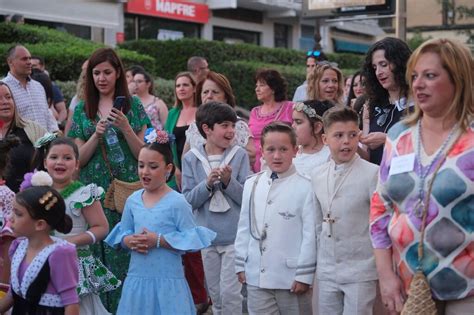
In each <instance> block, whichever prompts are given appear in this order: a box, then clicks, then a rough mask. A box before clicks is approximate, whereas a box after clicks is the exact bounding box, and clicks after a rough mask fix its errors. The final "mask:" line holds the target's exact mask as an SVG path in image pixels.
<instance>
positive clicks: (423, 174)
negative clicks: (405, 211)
mask: <svg viewBox="0 0 474 315" xmlns="http://www.w3.org/2000/svg"><path fill="white" fill-rule="evenodd" d="M457 127H458V124H455V125H454V126H453V128H452V129H451V131H450V132H449V135H448V137H447V138H446V140H444V142H443V143H442V144H441V146H440V148H439V149H438V152H436V155H435V156H434V158H433V159H432V160H431V162H430V164H429V165H428V166H427V167H426V168H425V169H424V170H423V165H422V164H421V147H422V145H423V140H422V139H421V119H419V120H418V123H417V125H416V128H417V139H416V155H417V157H418V164H417V173H418V176H419V178H420V185H419V187H418V202H417V204H416V206H415V215H416V216H417V217H418V218H421V216H422V211H421V210H423V208H424V207H425V190H424V188H425V181H426V178H427V177H428V174H429V172H430V170H431V169H432V168H433V166H434V164H435V163H436V162H437V161H438V160H439V157H440V156H441V154H443V152H444V151H445V150H446V147H447V146H448V144H449V142H450V141H451V138H452V137H453V135H454V133H455V131H456V130H457Z"/></svg>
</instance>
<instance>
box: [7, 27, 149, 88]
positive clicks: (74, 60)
mask: <svg viewBox="0 0 474 315" xmlns="http://www.w3.org/2000/svg"><path fill="white" fill-rule="evenodd" d="M0 38H1V42H2V44H0V58H2V60H4V61H5V60H6V53H7V50H8V48H10V47H11V46H13V45H14V44H16V43H21V44H22V45H25V47H26V48H28V50H29V51H30V53H31V54H32V55H38V56H41V57H43V58H44V60H45V63H46V68H47V69H48V71H49V73H51V78H52V79H53V80H60V81H71V80H76V79H77V78H78V77H79V74H80V72H81V65H82V63H83V62H84V60H86V59H87V58H89V57H90V55H91V54H92V52H94V50H96V49H97V48H99V47H104V45H102V44H98V43H94V42H92V41H88V40H84V39H80V38H78V37H75V36H72V35H70V34H67V33H63V32H60V31H56V30H52V29H48V28H46V27H38V26H32V25H18V24H14V23H0ZM117 52H118V54H119V55H120V57H121V58H122V61H123V63H124V65H125V67H128V66H131V65H134V64H139V65H142V66H143V67H145V68H146V69H150V71H151V72H155V71H154V68H155V60H154V59H153V58H152V57H150V56H146V55H142V54H139V53H137V52H135V51H130V50H126V49H118V50H117ZM7 71H8V65H7V63H6V62H2V63H0V72H1V73H6V72H7Z"/></svg>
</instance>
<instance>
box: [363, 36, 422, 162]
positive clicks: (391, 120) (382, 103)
mask: <svg viewBox="0 0 474 315" xmlns="http://www.w3.org/2000/svg"><path fill="white" fill-rule="evenodd" d="M410 54H411V51H410V48H408V45H407V44H406V43H405V42H403V41H402V40H400V39H397V38H393V37H386V38H384V39H382V40H380V41H378V42H376V43H375V44H373V45H372V47H370V49H369V51H368V52H367V55H366V57H365V63H364V65H363V68H362V75H363V77H365V91H366V95H367V97H368V102H367V103H366V104H367V105H366V106H365V113H364V120H365V124H364V126H365V128H364V129H365V130H364V135H363V136H362V137H361V143H362V144H363V145H365V146H366V147H367V149H368V152H369V155H370V162H372V163H376V164H380V161H381V160H382V153H383V144H384V143H385V138H386V133H387V131H388V129H390V128H391V127H392V126H393V125H394V124H395V123H397V122H398V121H399V120H400V119H401V118H402V116H404V114H405V113H407V112H408V109H409V108H410V107H412V106H413V102H412V101H411V100H408V84H407V82H406V80H405V72H406V65H407V61H408V58H410Z"/></svg>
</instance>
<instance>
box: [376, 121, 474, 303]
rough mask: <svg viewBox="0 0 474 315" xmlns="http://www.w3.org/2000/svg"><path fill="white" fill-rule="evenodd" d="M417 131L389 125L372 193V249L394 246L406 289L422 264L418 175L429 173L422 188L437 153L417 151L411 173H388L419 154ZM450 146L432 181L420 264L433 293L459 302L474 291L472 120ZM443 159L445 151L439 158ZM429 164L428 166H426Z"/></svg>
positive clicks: (398, 268)
mask: <svg viewBox="0 0 474 315" xmlns="http://www.w3.org/2000/svg"><path fill="white" fill-rule="evenodd" d="M417 134H418V129H417V127H416V126H414V127H409V126H407V125H405V124H403V123H402V122H400V123H397V124H396V125H395V126H393V128H392V129H390V131H389V133H388V137H387V141H386V143H385V149H384V155H383V159H382V164H381V165H380V173H379V183H378V187H377V190H376V192H375V193H374V195H373V197H372V204H371V209H370V234H371V238H372V244H373V246H374V248H379V249H388V248H390V247H391V248H392V250H393V259H394V261H395V263H396V265H397V271H398V274H399V276H400V278H401V279H402V281H403V284H404V287H405V290H406V291H407V292H408V289H409V285H410V281H411V279H412V277H413V274H414V273H415V272H416V269H417V267H418V253H417V248H418V242H419V237H420V230H421V215H420V211H419V210H418V207H417V206H416V205H417V203H418V201H419V185H420V173H421V174H425V173H427V174H428V175H427V176H426V180H425V181H424V183H425V184H424V188H423V191H425V192H426V191H427V190H428V183H429V182H430V181H431V178H432V177H433V173H434V171H435V169H436V167H437V165H438V163H439V161H432V160H433V159H434V158H436V157H437V156H438V155H437V152H435V153H434V154H433V155H431V156H427V155H426V153H424V151H423V149H421V150H420V151H419V152H420V155H421V165H420V158H419V156H418V155H417V154H415V160H414V167H413V168H412V170H411V171H408V172H404V173H399V174H395V175H393V174H389V171H390V167H391V163H392V160H393V159H394V158H396V157H398V156H402V155H407V154H412V153H415V152H417V143H418V136H417ZM454 139H457V140H456V142H455V143H454V144H452V145H451V144H449V145H448V148H451V149H450V150H449V153H448V155H447V157H446V160H445V161H444V162H443V164H442V165H441V167H440V169H439V171H438V173H437V175H436V177H435V180H434V182H433V187H432V192H431V196H430V202H429V208H428V213H427V220H426V228H425V239H424V257H423V259H422V262H421V268H422V270H423V272H424V274H425V275H426V277H427V279H428V281H429V284H430V287H431V290H432V294H433V297H434V298H435V299H439V300H457V299H462V298H464V297H466V296H473V295H474V234H473V232H474V122H471V124H470V127H469V128H468V129H467V131H466V132H464V133H463V134H462V135H461V136H460V137H456V135H455V136H454V137H453V138H452V139H451V142H452V143H453V142H454ZM441 158H442V154H441V156H440V157H438V160H439V159H441ZM429 165H431V168H430V169H429V170H427V167H429Z"/></svg>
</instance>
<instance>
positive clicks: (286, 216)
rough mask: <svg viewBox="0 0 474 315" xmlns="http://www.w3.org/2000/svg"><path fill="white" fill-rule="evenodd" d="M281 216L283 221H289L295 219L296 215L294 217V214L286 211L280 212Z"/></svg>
mask: <svg viewBox="0 0 474 315" xmlns="http://www.w3.org/2000/svg"><path fill="white" fill-rule="evenodd" d="M278 214H279V215H281V216H282V217H283V219H285V220H289V219H292V218H294V217H295V216H296V215H294V214H293V213H290V212H289V211H286V212H278Z"/></svg>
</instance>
